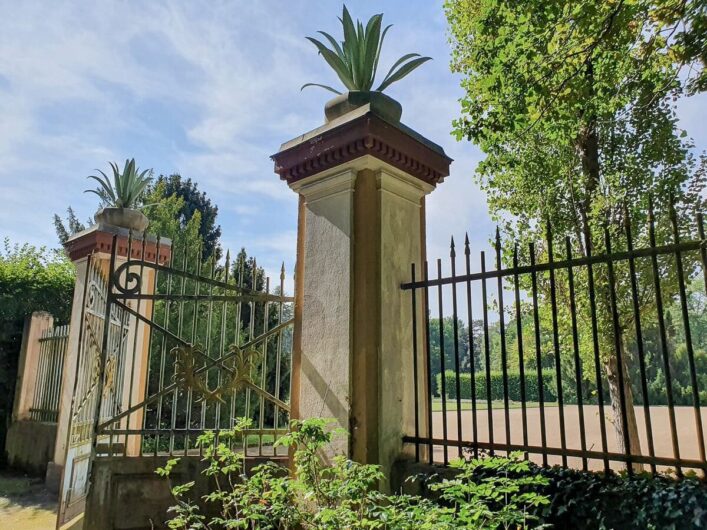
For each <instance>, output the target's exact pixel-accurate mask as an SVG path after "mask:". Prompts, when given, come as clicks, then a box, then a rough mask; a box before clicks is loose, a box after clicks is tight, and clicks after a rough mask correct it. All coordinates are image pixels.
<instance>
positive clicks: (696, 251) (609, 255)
mask: <svg viewBox="0 0 707 530" xmlns="http://www.w3.org/2000/svg"><path fill="white" fill-rule="evenodd" d="M681 218H682V216H681ZM617 224H618V226H617ZM642 224H643V226H641V224H640V223H637V222H632V221H631V219H629V217H628V215H627V214H626V213H625V212H624V214H623V215H622V219H621V220H620V221H619V223H615V224H614V225H613V227H612V228H609V227H607V228H605V229H604V230H603V232H602V233H601V234H596V233H594V232H593V233H590V232H589V231H586V230H585V231H584V233H582V234H580V235H581V237H577V236H574V237H566V238H558V237H557V236H556V235H554V234H553V233H552V232H551V230H550V229H549V228H548V230H547V237H546V239H545V241H543V242H542V243H538V244H534V243H530V244H529V245H528V248H527V250H526V251H525V252H524V251H522V250H521V249H520V248H519V246H518V245H517V244H512V243H508V242H506V243H502V241H501V237H500V233H499V232H498V230H497V232H496V238H495V242H494V247H495V248H494V254H495V255H494V258H495V259H494V261H495V268H494V269H492V270H487V265H488V264H487V259H486V254H485V252H481V253H480V260H479V262H478V270H473V269H474V268H473V267H472V253H471V249H470V245H469V239H468V237H467V238H466V240H465V243H464V249H463V253H464V258H463V267H464V270H463V271H462V272H460V271H458V270H457V256H456V250H455V245H454V240H453V239H452V243H451V252H450V258H449V262H448V266H447V271H448V273H446V274H445V273H443V262H442V260H440V259H438V260H437V261H436V271H435V273H436V274H435V277H431V276H432V274H431V271H430V270H429V265H428V263H425V264H424V266H423V270H422V275H421V277H420V274H419V272H420V271H419V270H418V269H417V268H416V266H415V265H414V264H413V265H412V268H411V279H410V281H409V282H407V283H404V284H403V285H402V289H403V290H405V291H409V293H410V298H411V303H412V318H413V322H412V331H413V340H412V352H411V353H412V355H413V367H414V373H415V376H414V381H415V384H414V389H411V390H412V391H413V393H414V401H415V415H414V418H415V421H414V432H409V433H407V435H406V436H405V437H404V442H405V443H408V444H413V445H414V448H415V455H416V458H417V459H418V460H424V461H428V462H430V463H433V462H439V463H444V464H447V463H448V462H449V460H450V458H452V457H464V456H468V455H474V456H478V455H479V454H480V453H484V452H487V453H490V454H507V453H509V452H512V451H521V452H523V453H524V454H525V455H526V457H527V458H530V459H533V460H535V461H536V462H537V463H539V464H542V465H554V464H560V465H562V466H564V467H575V468H581V469H585V470H588V469H592V470H605V471H608V470H609V469H615V470H620V469H626V470H627V471H628V472H629V473H633V472H636V471H639V470H644V469H646V468H649V470H650V471H651V472H652V473H653V474H656V473H661V472H670V471H674V472H675V473H676V474H677V475H678V476H682V475H683V474H684V473H685V472H686V471H688V470H698V471H701V472H702V473H703V474H704V473H705V471H706V470H707V459H706V458H705V436H704V429H703V422H704V421H705V419H707V408H706V407H703V406H702V404H703V403H704V402H705V401H706V400H707V352H705V350H706V349H707V291H706V290H705V288H706V286H707V282H706V281H705V279H706V278H707V250H706V244H707V241H706V240H705V235H704V234H705V231H704V224H703V219H702V216H701V215H697V216H696V223H694V220H693V225H694V224H696V226H695V228H694V230H692V231H690V230H689V229H688V228H687V227H686V226H681V225H686V224H687V223H684V222H680V221H679V220H678V215H677V214H676V212H675V209H674V208H673V207H672V205H671V206H670V213H669V214H668V215H665V216H661V217H660V218H659V219H657V220H656V217H655V216H654V215H653V210H652V206H651V208H650V213H649V215H648V217H647V219H646V222H645V223H642ZM548 225H549V224H548ZM597 236H598V237H597ZM563 240H564V241H563ZM558 242H564V252H563V255H562V256H561V257H560V256H558V253H557V252H556V250H555V249H554V248H553V244H554V245H555V246H557V245H558ZM637 243H639V244H637ZM509 300H510V302H509Z"/></svg>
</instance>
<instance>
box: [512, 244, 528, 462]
mask: <svg viewBox="0 0 707 530" xmlns="http://www.w3.org/2000/svg"><path fill="white" fill-rule="evenodd" d="M513 290H514V294H515V309H516V335H517V337H516V340H517V342H518V372H519V376H520V407H521V420H522V422H523V446H525V447H527V446H528V411H527V410H526V403H525V400H526V395H525V360H524V356H523V320H522V316H523V315H522V312H521V307H520V282H519V278H518V245H517V244H516V245H514V246H513ZM526 455H527V453H526Z"/></svg>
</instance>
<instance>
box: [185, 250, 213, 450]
mask: <svg viewBox="0 0 707 530" xmlns="http://www.w3.org/2000/svg"><path fill="white" fill-rule="evenodd" d="M197 248H198V250H197V252H198V253H199V255H201V244H199V246H198V247H197ZM196 274H197V276H200V275H201V260H197V263H196ZM194 294H195V295H197V297H198V296H199V294H201V282H199V281H198V280H197V281H196V285H195V286H194ZM198 321H199V299H198V298H196V299H195V300H194V308H193V311H192V316H191V335H190V337H191V339H190V341H189V342H190V343H191V344H193V345H194V344H196V342H198V333H197V328H196V325H197V322H198ZM179 338H180V339H181V338H182V337H181V336H180V337H179ZM206 347H207V351H208V344H206ZM204 377H208V375H205V376H204ZM186 393H187V396H186V397H187V404H186V405H187V406H186V410H185V411H184V428H185V433H184V456H187V454H188V453H189V442H190V440H191V437H190V436H189V431H190V430H191V423H192V419H191V413H192V409H193V408H194V391H193V390H192V389H191V388H187V391H186Z"/></svg>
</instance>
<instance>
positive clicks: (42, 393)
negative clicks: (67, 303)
mask: <svg viewBox="0 0 707 530" xmlns="http://www.w3.org/2000/svg"><path fill="white" fill-rule="evenodd" d="M68 339H69V326H68V325H63V326H56V327H53V328H49V329H47V330H45V331H44V332H43V333H42V336H41V337H40V338H39V359H38V363H37V366H36V367H35V369H36V370H37V379H36V381H35V387H34V395H33V397H32V406H31V407H30V409H29V414H30V418H31V419H32V420H34V421H41V422H47V423H56V422H57V419H58V417H59V399H60V397H61V381H62V373H63V370H64V356H65V354H66V345H67V342H68Z"/></svg>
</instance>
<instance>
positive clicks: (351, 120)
mask: <svg viewBox="0 0 707 530" xmlns="http://www.w3.org/2000/svg"><path fill="white" fill-rule="evenodd" d="M367 155H368V156H370V157H373V158H376V159H378V160H380V161H382V162H385V163H387V164H389V165H390V166H392V167H394V168H397V169H398V170H399V171H402V172H404V173H405V174H407V175H410V176H411V177H414V178H417V179H419V180H421V181H422V182H425V183H427V184H430V185H432V186H436V185H437V184H438V183H440V182H442V181H443V180H444V178H445V177H447V176H448V175H449V166H450V164H451V162H452V159H451V158H449V157H448V156H447V155H446V153H445V152H444V149H442V147H440V146H439V145H437V144H435V143H433V142H431V141H429V140H428V139H427V138H425V137H424V136H422V135H420V134H419V133H417V132H415V131H414V130H412V129H410V128H409V127H407V126H405V125H403V124H402V123H399V122H398V123H392V122H390V121H387V120H386V119H385V118H383V117H382V116H380V115H378V114H377V113H376V112H375V110H374V109H372V108H371V106H370V104H369V105H364V106H362V107H359V108H357V109H356V110H354V111H351V112H349V113H347V114H345V115H343V116H341V117H339V118H337V119H335V120H332V121H330V122H329V123H327V124H326V125H322V126H321V127H318V128H316V129H314V130H312V131H310V132H308V133H305V134H303V135H301V136H298V137H297V138H294V139H292V140H290V141H289V142H285V143H284V144H282V146H280V150H279V151H278V152H277V153H276V154H274V155H272V157H271V158H272V159H273V161H274V162H275V173H277V174H278V175H280V178H281V179H282V180H285V181H286V182H287V183H288V184H292V183H294V182H297V181H300V180H303V179H307V178H308V177H311V176H312V175H316V174H318V173H322V172H324V171H327V170H329V169H331V168H338V167H341V166H342V165H345V164H346V163H348V162H351V161H353V160H356V159H359V158H361V157H365V156H367Z"/></svg>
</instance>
